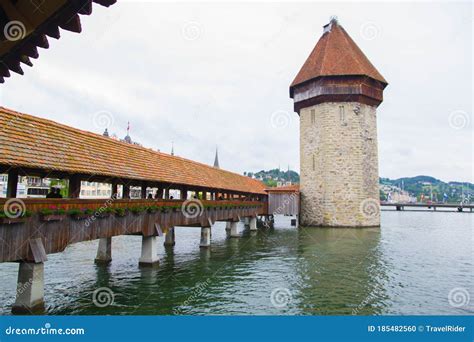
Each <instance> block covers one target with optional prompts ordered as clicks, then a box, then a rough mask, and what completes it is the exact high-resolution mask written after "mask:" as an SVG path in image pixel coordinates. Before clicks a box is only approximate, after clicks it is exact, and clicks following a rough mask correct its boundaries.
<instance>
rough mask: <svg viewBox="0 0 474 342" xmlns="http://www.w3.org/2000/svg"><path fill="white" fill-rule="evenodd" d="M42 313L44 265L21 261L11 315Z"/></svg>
mask: <svg viewBox="0 0 474 342" xmlns="http://www.w3.org/2000/svg"><path fill="white" fill-rule="evenodd" d="M43 312H44V264H43V263H42V262H40V263H34V262H27V261H21V262H20V268H19V270H18V284H17V291H16V300H15V303H14V304H13V307H12V313H13V314H32V313H43Z"/></svg>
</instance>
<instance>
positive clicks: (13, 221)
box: [0, 217, 26, 224]
mask: <svg viewBox="0 0 474 342" xmlns="http://www.w3.org/2000/svg"><path fill="white" fill-rule="evenodd" d="M25 221H26V217H12V218H9V217H2V218H0V224H16V223H23V222H25Z"/></svg>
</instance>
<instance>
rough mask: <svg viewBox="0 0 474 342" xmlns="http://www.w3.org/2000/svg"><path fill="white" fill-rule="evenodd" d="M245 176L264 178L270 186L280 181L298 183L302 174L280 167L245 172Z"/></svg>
mask: <svg viewBox="0 0 474 342" xmlns="http://www.w3.org/2000/svg"><path fill="white" fill-rule="evenodd" d="M244 175H245V176H248V177H252V178H256V179H260V180H262V181H263V182H264V183H265V184H266V185H268V186H277V184H278V182H282V183H286V182H291V183H292V184H296V183H299V182H300V175H299V174H298V172H295V171H292V170H287V171H283V170H280V169H273V170H268V171H265V170H261V171H258V172H244Z"/></svg>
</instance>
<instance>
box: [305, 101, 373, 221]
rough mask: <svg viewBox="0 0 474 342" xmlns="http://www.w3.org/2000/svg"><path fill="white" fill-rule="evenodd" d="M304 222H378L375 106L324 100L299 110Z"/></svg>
mask: <svg viewBox="0 0 474 342" xmlns="http://www.w3.org/2000/svg"><path fill="white" fill-rule="evenodd" d="M300 122H301V124H300V133H301V135H300V136H301V141H300V155H301V166H300V168H301V177H300V193H301V214H300V222H301V225H302V226H327V227H377V226H380V204H379V177H378V157H377V120H376V109H375V107H374V106H370V105H366V104H362V103H358V102H327V103H321V104H317V105H314V106H310V107H306V108H303V109H301V111H300Z"/></svg>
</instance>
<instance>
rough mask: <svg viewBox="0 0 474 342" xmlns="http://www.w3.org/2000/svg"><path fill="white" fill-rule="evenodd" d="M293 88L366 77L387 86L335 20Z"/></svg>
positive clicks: (307, 60)
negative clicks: (319, 81) (335, 78)
mask: <svg viewBox="0 0 474 342" xmlns="http://www.w3.org/2000/svg"><path fill="white" fill-rule="evenodd" d="M328 25H331V26H330V28H329V31H327V32H325V33H323V35H322V37H321V38H320V39H319V41H318V43H317V44H316V46H315V47H314V49H313V51H312V52H311V54H310V55H309V57H308V58H307V59H306V62H305V63H304V64H303V66H302V67H301V70H300V71H299V72H298V74H297V75H296V77H295V79H294V80H293V82H292V83H291V86H290V88H292V87H294V86H296V85H298V84H301V83H304V82H306V81H309V80H312V79H315V78H318V77H321V76H348V75H365V76H369V77H371V78H373V79H375V80H377V81H380V82H382V83H383V84H387V81H386V80H385V78H384V77H383V76H382V75H381V74H380V73H379V72H378V71H377V69H376V68H375V67H374V66H373V65H372V63H371V62H370V61H369V59H368V58H367V57H366V56H365V55H364V53H363V52H362V50H361V49H360V48H359V47H358V46H357V44H356V43H355V42H354V41H353V40H352V38H351V37H350V36H349V34H348V33H347V32H346V30H344V28H343V27H342V26H341V25H339V23H338V22H337V20H331V22H330V24H328Z"/></svg>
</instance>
